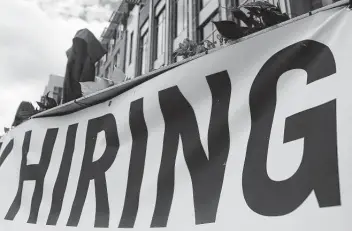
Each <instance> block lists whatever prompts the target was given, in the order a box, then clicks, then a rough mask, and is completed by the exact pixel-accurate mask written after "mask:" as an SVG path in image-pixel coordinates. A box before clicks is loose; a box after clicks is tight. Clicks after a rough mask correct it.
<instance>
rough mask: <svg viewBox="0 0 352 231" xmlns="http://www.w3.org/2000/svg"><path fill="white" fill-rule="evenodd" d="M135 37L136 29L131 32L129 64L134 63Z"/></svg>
mask: <svg viewBox="0 0 352 231" xmlns="http://www.w3.org/2000/svg"><path fill="white" fill-rule="evenodd" d="M133 39H134V31H131V33H130V44H129V45H130V46H129V57H128V65H131V64H132V56H133Z"/></svg>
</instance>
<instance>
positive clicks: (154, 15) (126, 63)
mask: <svg viewBox="0 0 352 231" xmlns="http://www.w3.org/2000/svg"><path fill="white" fill-rule="evenodd" d="M250 1H254V0H137V1H131V0H124V1H122V3H121V4H120V6H119V7H118V9H116V11H115V12H114V13H113V14H112V16H111V19H110V24H109V26H108V28H106V29H105V30H104V32H103V34H102V43H103V45H105V46H106V47H107V49H108V53H107V55H106V56H105V57H103V59H102V60H101V61H100V62H98V63H97V76H100V77H105V78H111V75H112V73H113V71H114V68H119V69H121V70H122V71H123V72H124V73H125V74H126V76H127V78H125V79H124V80H128V79H131V78H134V77H136V76H140V75H143V74H146V73H148V72H150V71H152V70H154V69H158V68H160V67H161V66H164V65H169V64H171V63H173V62H177V61H179V60H180V59H182V58H181V57H177V58H176V57H174V55H173V54H174V51H175V50H176V49H177V48H178V45H179V43H181V42H182V41H183V40H184V39H185V38H189V39H191V40H193V41H197V42H201V41H204V40H209V41H211V42H214V41H217V34H218V33H217V31H216V28H215V26H214V24H213V23H212V21H219V20H231V19H232V17H233V16H232V14H231V11H229V10H228V8H232V7H237V6H239V5H241V4H243V3H245V2H250ZM268 1H269V2H271V3H273V4H275V5H276V4H278V2H279V4H280V7H281V10H282V11H283V12H286V13H287V14H288V15H289V16H290V17H296V16H299V15H302V14H305V13H307V12H309V11H312V10H315V9H318V8H320V7H323V6H326V5H328V4H331V3H334V2H336V1H338V0H268ZM136 2H137V4H135V3H136ZM116 34H119V36H116ZM121 81H123V80H121Z"/></svg>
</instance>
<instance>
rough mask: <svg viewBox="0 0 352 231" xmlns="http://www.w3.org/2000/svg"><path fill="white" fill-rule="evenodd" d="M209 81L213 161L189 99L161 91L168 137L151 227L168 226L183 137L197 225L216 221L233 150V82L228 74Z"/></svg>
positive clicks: (177, 92) (175, 91)
mask: <svg viewBox="0 0 352 231" xmlns="http://www.w3.org/2000/svg"><path fill="white" fill-rule="evenodd" d="M207 81H208V84H209V87H210V90H211V93H212V110H211V118H210V124H209V130H208V146H209V159H208V158H207V156H206V154H205V151H204V149H203V146H202V144H201V141H200V135H199V129H198V125H197V120H196V117H195V113H194V111H193V109H192V106H191V105H190V104H189V102H188V101H187V99H185V97H184V96H183V95H182V93H181V92H180V90H179V89H178V87H176V86H175V87H171V88H169V89H165V90H163V91H160V92H159V101H160V106H161V110H162V113H163V116H164V120H165V134H164V143H163V151H162V160H161V165H160V171H159V177H158V187H157V198H156V205H155V210H154V214H153V219H152V223H151V227H165V226H166V225H167V221H168V217H169V213H170V208H171V204H172V199H173V194H174V177H175V176H174V175H175V159H176V153H177V147H178V143H179V137H180V136H181V139H182V145H183V152H184V155H185V159H186V163H187V167H188V169H189V171H190V175H191V180H192V184H193V200H194V211H195V223H196V224H204V223H212V222H215V220H216V213H217V208H218V203H219V199H220V193H221V189H222V184H223V178H224V171H225V167H226V161H227V157H228V152H229V147H230V137H229V124H228V110H229V103H230V96H231V82H230V78H229V76H228V73H227V71H223V72H219V73H216V74H213V75H210V76H207Z"/></svg>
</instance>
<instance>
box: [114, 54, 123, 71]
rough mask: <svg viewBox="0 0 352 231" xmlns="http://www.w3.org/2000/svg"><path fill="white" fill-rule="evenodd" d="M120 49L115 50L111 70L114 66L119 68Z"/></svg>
mask: <svg viewBox="0 0 352 231" xmlns="http://www.w3.org/2000/svg"><path fill="white" fill-rule="evenodd" d="M120 62H121V61H120V50H118V51H117V53H116V55H115V57H114V65H113V70H115V68H116V67H117V68H120Z"/></svg>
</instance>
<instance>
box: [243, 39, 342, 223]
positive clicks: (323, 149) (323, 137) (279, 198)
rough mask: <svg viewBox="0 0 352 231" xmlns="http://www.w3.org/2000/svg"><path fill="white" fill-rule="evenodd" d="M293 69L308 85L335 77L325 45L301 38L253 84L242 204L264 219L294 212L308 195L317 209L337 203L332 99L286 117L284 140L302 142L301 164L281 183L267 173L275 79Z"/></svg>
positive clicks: (270, 63)
mask: <svg viewBox="0 0 352 231" xmlns="http://www.w3.org/2000/svg"><path fill="white" fill-rule="evenodd" d="M293 69H303V70H305V71H306V72H307V75H308V79H307V84H310V83H313V82H315V81H318V80H320V79H323V78H325V77H327V76H330V75H332V74H334V73H336V63H335V60H334V56H333V54H332V52H331V50H330V49H329V48H328V47H327V46H326V45H324V44H322V43H319V42H316V41H312V40H305V41H301V42H298V43H296V44H293V45H291V46H289V47H287V48H285V49H283V50H281V51H279V52H278V53H276V54H275V55H273V56H272V57H271V58H270V59H269V60H268V61H267V62H266V63H265V64H264V66H263V67H262V69H261V70H260V71H259V73H258V75H257V77H256V78H255V80H254V83H253V85H252V88H251V91H250V110H251V120H252V128H251V132H250V137H249V141H248V147H247V155H246V159H245V164H244V169H243V179H242V186H243V193H244V198H245V200H246V203H247V205H248V206H249V207H250V208H251V209H252V210H253V211H254V212H256V213H258V214H261V215H264V216H282V215H286V214H288V213H290V212H292V211H294V210H295V209H297V208H298V207H299V206H300V205H301V204H302V203H303V202H304V201H305V200H306V199H307V197H308V196H309V195H310V193H312V191H314V192H315V195H316V196H317V199H318V203H319V206H320V207H327V206H336V205H340V189H339V176H338V161H337V131H336V102H335V100H333V101H331V102H328V103H325V104H323V105H320V106H317V107H314V108H311V109H309V110H306V111H303V112H300V113H298V114H296V115H293V116H290V117H289V118H287V119H286V124H285V136H284V142H289V141H293V140H296V139H299V138H304V152H303V158H302V162H301V165H300V166H299V168H298V170H297V172H296V173H295V174H294V175H293V176H292V177H290V178H289V179H287V180H283V181H274V180H271V179H270V178H269V176H268V174H267V167H266V162H267V156H268V146H269V139H270V133H271V127H272V124H273V117H274V114H275V107H276V86H277V82H278V80H279V78H280V76H281V75H282V74H283V73H285V72H287V71H289V70H293ZM297 94H299V93H297Z"/></svg>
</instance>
